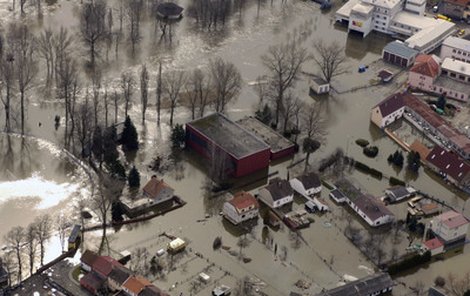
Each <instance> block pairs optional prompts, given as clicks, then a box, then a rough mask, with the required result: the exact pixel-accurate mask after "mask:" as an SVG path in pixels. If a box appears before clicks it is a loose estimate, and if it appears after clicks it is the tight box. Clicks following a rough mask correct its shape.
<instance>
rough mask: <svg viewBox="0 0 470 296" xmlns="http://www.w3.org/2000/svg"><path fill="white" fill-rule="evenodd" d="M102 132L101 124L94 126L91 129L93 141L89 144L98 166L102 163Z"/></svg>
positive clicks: (103, 147) (103, 148)
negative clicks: (93, 128) (92, 129)
mask: <svg viewBox="0 0 470 296" xmlns="http://www.w3.org/2000/svg"><path fill="white" fill-rule="evenodd" d="M103 144H104V143H103V132H102V131H101V126H99V125H97V126H95V130H94V131H93V143H92V146H91V151H92V153H93V156H94V157H95V159H96V160H97V161H98V163H99V164H100V168H101V166H102V165H103V160H104V159H103V155H104V150H105V146H104V145H103Z"/></svg>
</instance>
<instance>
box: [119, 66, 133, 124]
mask: <svg viewBox="0 0 470 296" xmlns="http://www.w3.org/2000/svg"><path fill="white" fill-rule="evenodd" d="M134 86H135V81H134V77H133V76H132V74H131V73H130V72H123V73H122V74H121V90H122V95H123V97H124V101H125V106H124V116H125V117H127V112H128V111H129V104H130V102H131V100H132V94H133V92H134Z"/></svg>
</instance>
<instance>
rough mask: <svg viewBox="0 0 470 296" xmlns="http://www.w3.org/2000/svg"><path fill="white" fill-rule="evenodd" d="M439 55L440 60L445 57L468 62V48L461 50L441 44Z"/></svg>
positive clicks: (469, 57)
mask: <svg viewBox="0 0 470 296" xmlns="http://www.w3.org/2000/svg"><path fill="white" fill-rule="evenodd" d="M440 57H441V59H442V60H444V59H445V58H453V59H456V60H459V61H462V62H466V63H470V50H463V49H457V48H453V47H450V46H448V45H444V44H443V45H442V47H441V53H440Z"/></svg>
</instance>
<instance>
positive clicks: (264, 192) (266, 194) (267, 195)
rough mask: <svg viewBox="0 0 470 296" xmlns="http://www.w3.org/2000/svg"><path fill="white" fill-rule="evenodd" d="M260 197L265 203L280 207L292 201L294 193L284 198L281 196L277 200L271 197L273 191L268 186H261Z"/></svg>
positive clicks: (272, 206)
mask: <svg viewBox="0 0 470 296" xmlns="http://www.w3.org/2000/svg"><path fill="white" fill-rule="evenodd" d="M259 198H260V199H261V200H262V201H263V202H264V203H265V204H267V205H268V206H269V207H271V208H279V207H282V206H283V205H285V204H288V203H290V202H292V200H293V199H294V195H293V194H292V195H288V196H286V197H284V198H281V199H279V200H276V201H273V199H272V197H271V193H270V192H269V191H268V190H267V189H266V188H261V189H260V190H259Z"/></svg>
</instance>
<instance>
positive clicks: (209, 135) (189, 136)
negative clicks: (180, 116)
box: [186, 113, 271, 177]
mask: <svg viewBox="0 0 470 296" xmlns="http://www.w3.org/2000/svg"><path fill="white" fill-rule="evenodd" d="M186 144H187V146H188V147H190V148H192V149H193V150H195V151H196V152H197V153H199V154H200V155H202V156H203V157H205V158H207V159H209V161H210V162H211V164H210V165H211V166H212V167H215V169H216V170H218V171H220V172H218V173H219V174H221V175H232V176H234V177H242V176H246V175H249V174H251V173H254V172H256V171H259V170H262V169H267V168H268V166H269V160H270V156H271V153H270V148H269V146H268V145H267V144H266V143H265V142H263V141H262V140H261V139H259V138H258V137H256V136H255V135H253V133H251V132H249V131H247V130H246V129H244V128H243V127H241V126H240V125H238V124H236V123H235V122H233V121H231V120H230V119H228V118H227V117H226V116H225V115H223V114H220V113H214V114H211V115H208V116H206V117H203V118H200V119H196V120H194V121H192V122H189V123H187V124H186Z"/></svg>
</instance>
